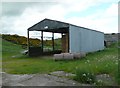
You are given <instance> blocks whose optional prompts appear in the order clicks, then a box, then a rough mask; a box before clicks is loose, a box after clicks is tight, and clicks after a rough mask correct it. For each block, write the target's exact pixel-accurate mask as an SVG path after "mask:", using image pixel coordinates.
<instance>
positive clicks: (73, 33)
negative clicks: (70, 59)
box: [69, 25, 81, 53]
mask: <svg viewBox="0 0 120 88" xmlns="http://www.w3.org/2000/svg"><path fill="white" fill-rule="evenodd" d="M80 32H81V31H80V30H79V29H78V27H75V26H71V25H70V27H69V47H70V50H69V52H71V53H75V52H80V51H81V33H80Z"/></svg>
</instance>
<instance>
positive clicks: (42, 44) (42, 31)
mask: <svg viewBox="0 0 120 88" xmlns="http://www.w3.org/2000/svg"><path fill="white" fill-rule="evenodd" d="M41 43H42V46H41V48H42V52H43V31H41Z"/></svg>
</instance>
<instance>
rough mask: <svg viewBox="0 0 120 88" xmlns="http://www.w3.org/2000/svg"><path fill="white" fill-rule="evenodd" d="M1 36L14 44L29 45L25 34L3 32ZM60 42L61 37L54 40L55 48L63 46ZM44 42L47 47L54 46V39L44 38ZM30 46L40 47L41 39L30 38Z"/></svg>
mask: <svg viewBox="0 0 120 88" xmlns="http://www.w3.org/2000/svg"><path fill="white" fill-rule="evenodd" d="M1 36H2V39H4V40H6V41H9V42H12V43H14V44H19V45H22V46H23V47H26V46H27V38H26V37H24V36H19V35H10V34H2V35H1ZM60 42H61V39H60V38H58V39H55V40H54V43H55V44H54V45H55V48H58V49H60V48H61V43H60ZM43 43H44V46H45V47H51V46H52V40H44V41H43ZM30 46H34V47H40V46H41V40H40V39H37V38H36V39H33V38H30Z"/></svg>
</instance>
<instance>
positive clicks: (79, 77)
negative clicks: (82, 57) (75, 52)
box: [74, 69, 95, 84]
mask: <svg viewBox="0 0 120 88" xmlns="http://www.w3.org/2000/svg"><path fill="white" fill-rule="evenodd" d="M74 80H76V81H78V82H82V83H88V84H92V83H94V82H95V76H94V74H93V73H91V72H90V71H86V70H81V69H76V76H75V77H74Z"/></svg>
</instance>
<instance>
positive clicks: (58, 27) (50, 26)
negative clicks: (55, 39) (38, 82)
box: [28, 19, 69, 33]
mask: <svg viewBox="0 0 120 88" xmlns="http://www.w3.org/2000/svg"><path fill="white" fill-rule="evenodd" d="M68 28H69V24H68V23H64V22H60V21H55V20H50V19H44V20H42V21H40V22H38V23H37V24H35V25H33V26H32V27H30V28H29V29H28V30H29V31H46V32H58V33H62V32H63V33H65V32H67V31H68Z"/></svg>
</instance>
